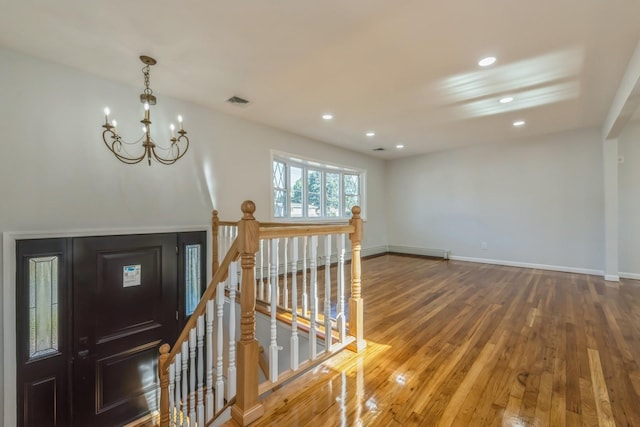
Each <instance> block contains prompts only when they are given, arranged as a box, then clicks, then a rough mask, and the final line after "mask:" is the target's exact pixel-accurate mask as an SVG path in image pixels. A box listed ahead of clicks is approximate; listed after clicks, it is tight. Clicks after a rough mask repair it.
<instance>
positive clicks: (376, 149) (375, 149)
mask: <svg viewBox="0 0 640 427" xmlns="http://www.w3.org/2000/svg"><path fill="white" fill-rule="evenodd" d="M373 151H385V150H384V148H382V147H378V148H374V149H373Z"/></svg>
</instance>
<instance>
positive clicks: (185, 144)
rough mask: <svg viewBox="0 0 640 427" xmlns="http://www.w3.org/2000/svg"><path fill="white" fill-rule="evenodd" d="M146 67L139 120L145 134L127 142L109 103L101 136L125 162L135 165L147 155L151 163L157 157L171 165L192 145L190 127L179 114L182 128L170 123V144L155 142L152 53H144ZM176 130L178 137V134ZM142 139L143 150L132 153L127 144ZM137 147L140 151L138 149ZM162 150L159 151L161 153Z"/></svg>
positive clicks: (158, 160) (153, 62)
mask: <svg viewBox="0 0 640 427" xmlns="http://www.w3.org/2000/svg"><path fill="white" fill-rule="evenodd" d="M140 60H141V61H142V63H143V64H145V65H144V67H143V68H142V74H143V75H144V91H143V92H142V93H141V94H140V102H141V103H142V104H143V105H144V119H142V120H140V123H142V133H143V134H142V137H140V139H138V140H137V141H135V142H132V143H128V142H126V141H124V140H122V138H121V137H120V134H118V127H117V126H118V123H117V122H116V121H115V120H113V121H111V122H110V121H109V114H110V113H111V111H110V110H109V107H106V108H105V109H104V116H105V124H104V125H102V127H103V128H104V131H103V132H102V140H103V141H104V144H105V145H106V146H107V148H108V149H109V151H111V152H112V153H113V154H114V155H115V156H116V158H117V159H118V160H120V161H121V162H123V163H126V164H129V165H134V164H136V163H140V162H141V161H143V160H144V159H145V158H146V159H147V161H148V163H149V166H151V160H152V159H153V160H155V161H157V162H159V163H162V164H163V165H172V164H174V163H175V162H176V161H178V160H179V159H180V158H182V156H184V155H185V153H186V152H187V150H188V149H189V138H188V137H187V131H185V130H184V128H183V126H182V116H178V124H179V127H180V128H179V129H178V130H177V131H176V130H175V126H174V125H173V124H171V126H170V127H169V128H170V130H171V139H170V141H171V145H170V146H169V147H168V148H165V147H161V146H158V145H156V143H155V142H154V140H153V139H152V138H151V128H150V125H151V119H150V111H149V109H150V106H151V105H156V97H155V95H153V90H151V88H150V87H149V69H150V68H151V66H152V65H155V64H156V60H155V59H153V58H151V57H149V56H144V55H143V56H141V57H140ZM176 132H177V134H178V137H177V138H176ZM140 143H142V154H140V155H135V154H129V152H128V151H127V146H131V147H133V146H140ZM136 151H140V150H139V149H136ZM159 152H160V154H159Z"/></svg>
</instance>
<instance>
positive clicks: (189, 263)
mask: <svg viewBox="0 0 640 427" xmlns="http://www.w3.org/2000/svg"><path fill="white" fill-rule="evenodd" d="M184 265H185V275H186V277H185V283H186V287H187V289H186V298H185V299H186V307H185V311H186V314H187V316H189V315H191V313H193V311H194V310H195V309H196V307H197V306H198V302H200V245H187V246H186V251H185V263H184Z"/></svg>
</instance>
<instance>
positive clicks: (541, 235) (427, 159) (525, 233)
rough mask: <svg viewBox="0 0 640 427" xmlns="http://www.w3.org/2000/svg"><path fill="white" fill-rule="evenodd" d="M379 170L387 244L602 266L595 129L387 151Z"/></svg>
mask: <svg viewBox="0 0 640 427" xmlns="http://www.w3.org/2000/svg"><path fill="white" fill-rule="evenodd" d="M387 174H388V195H389V197H388V199H389V201H388V206H389V208H388V225H387V231H388V235H389V245H397V246H408V247H416V248H434V249H448V250H450V251H451V254H452V256H458V257H468V258H480V259H488V260H497V261H505V262H510V263H513V264H517V263H526V264H540V265H545V266H556V267H568V268H569V269H574V270H587V271H588V270H596V271H600V270H602V268H603V256H604V255H603V184H602V182H603V181H602V180H603V172H602V146H601V141H600V133H599V132H598V130H597V129H594V130H590V131H574V132H567V133H562V134H554V135H550V136H546V137H539V138H535V139H530V140H526V141H510V142H508V143H504V144H496V145H489V146H487V145H484V146H482V147H473V148H465V149H459V150H454V151H447V152H441V153H435V154H430V155H425V156H421V157H414V158H407V159H400V160H395V161H392V162H390V164H388V165H387ZM482 242H486V243H487V249H486V250H483V249H481V245H482Z"/></svg>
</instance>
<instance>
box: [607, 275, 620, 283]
mask: <svg viewBox="0 0 640 427" xmlns="http://www.w3.org/2000/svg"><path fill="white" fill-rule="evenodd" d="M604 280H606V281H607V282H619V281H620V276H618V275H617V274H605V275H604Z"/></svg>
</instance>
